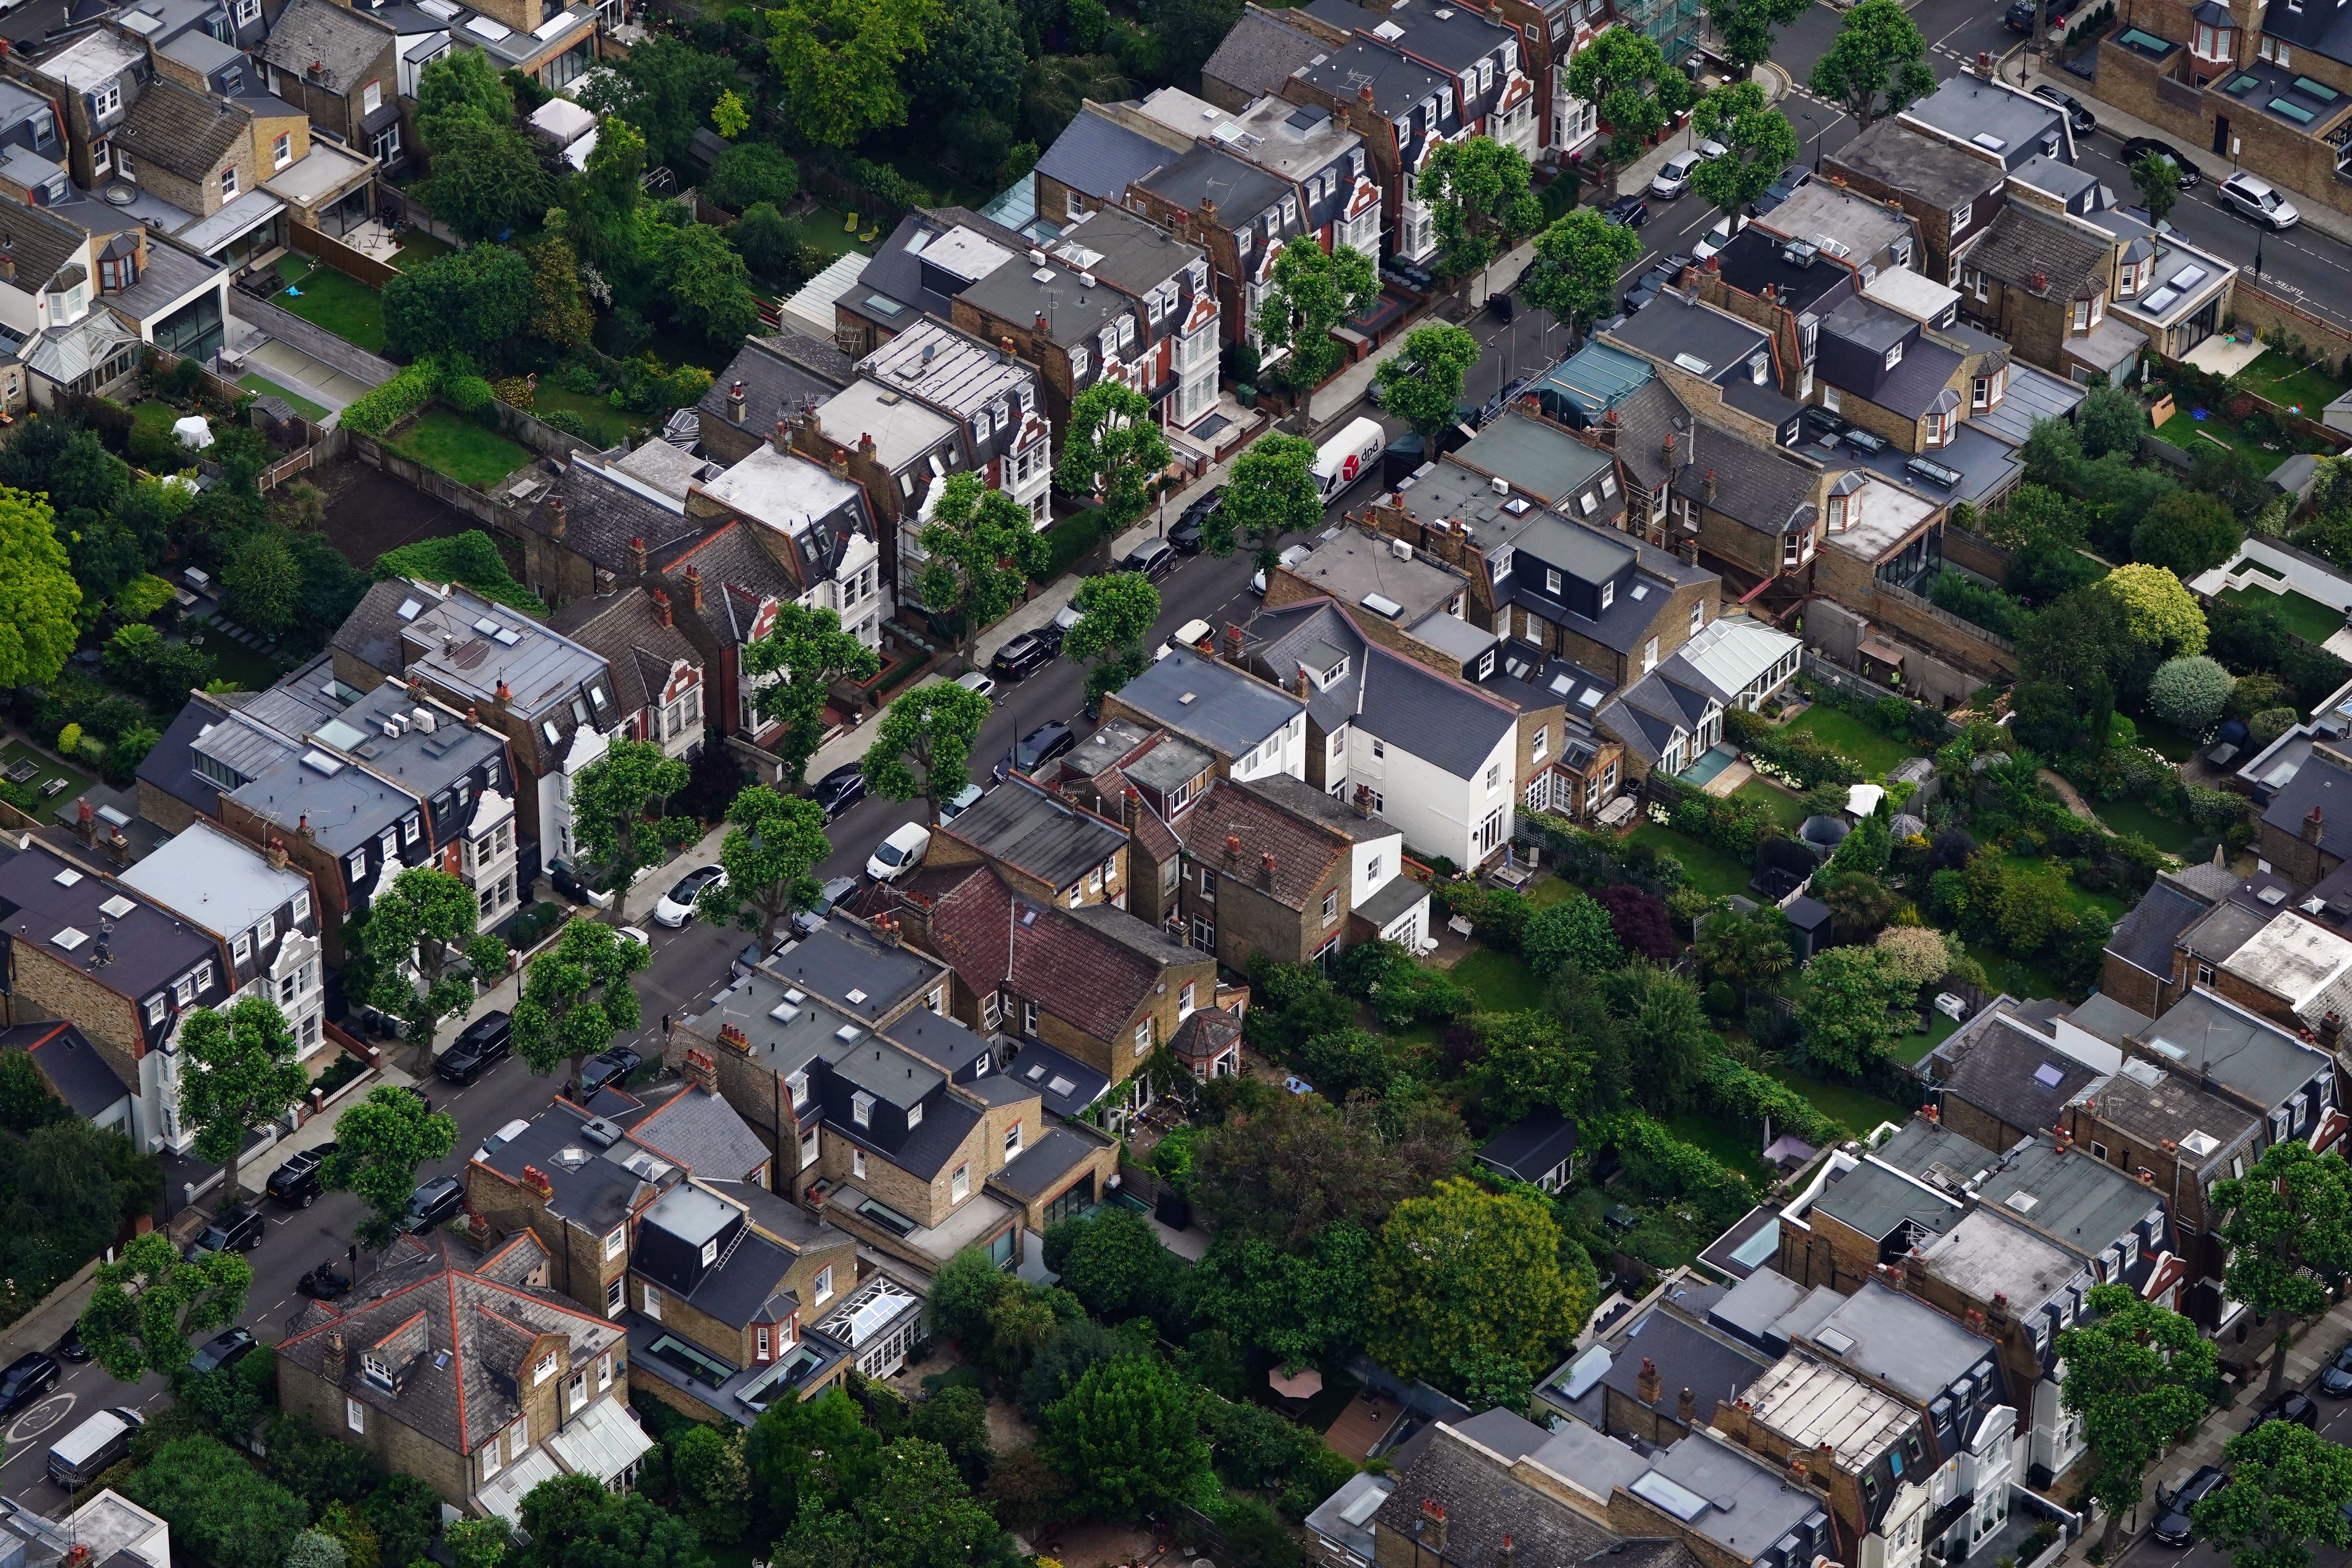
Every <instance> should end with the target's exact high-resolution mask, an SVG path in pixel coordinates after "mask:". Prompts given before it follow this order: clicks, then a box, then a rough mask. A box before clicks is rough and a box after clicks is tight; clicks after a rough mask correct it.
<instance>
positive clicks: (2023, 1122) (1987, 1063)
mask: <svg viewBox="0 0 2352 1568" xmlns="http://www.w3.org/2000/svg"><path fill="white" fill-rule="evenodd" d="M1948 1061H1949V1065H1948V1067H1947V1068H1945V1071H1944V1092H1945V1094H1946V1095H1947V1096H1948V1097H1949V1098H1951V1099H1955V1100H1960V1101H1962V1102H1963V1103H1965V1104H1969V1105H1972V1106H1975V1107H1976V1108H1977V1109H1978V1110H1981V1111H1983V1112H1984V1113H1985V1114H1986V1115H1988V1116H1990V1117H1992V1118H1993V1119H1994V1120H1995V1121H2000V1123H2001V1124H2002V1125H2004V1126H2008V1127H2030V1128H2040V1127H2054V1126H2056V1125H2057V1123H2058V1117H2059V1113H2060V1112H2061V1111H2062V1110H2064V1109H2065V1107H2066V1104H2067V1102H2068V1101H2069V1100H2073V1099H2074V1097H2075V1096H2076V1095H2077V1094H2080V1093H2081V1092H2082V1091H2083V1089H2084V1087H2085V1086H2087V1085H2089V1084H2091V1083H2093V1082H2095V1080H2096V1079H2098V1078H2099V1076H2100V1075H2099V1074H2098V1073H2097V1072H2096V1071H2095V1070H2094V1069H2093V1068H2089V1067H2087V1066H2085V1065H2084V1064H2083V1063H2082V1062H2079V1061H2077V1060H2075V1059H2074V1058H2073V1057H2071V1056H2068V1055H2067V1054H2066V1053H2065V1052H2064V1051H2062V1050H2060V1049H2059V1048H2058V1047H2057V1044H2056V1043H2055V1042H2054V1041H2053V1040H2051V1039H2048V1038H2046V1037H2043V1036H2042V1035H2040V1034H2037V1033H2035V1032H2034V1031H2032V1030H2030V1029H2026V1028H2021V1027H2019V1026H2016V1025H2014V1024H2012V1023H2011V1022H2009V1021H2008V1020H2007V1019H2006V1017H2002V1018H2000V1019H1997V1020H1996V1021H1995V1022H1993V1023H1992V1024H1990V1025H1988V1026H1986V1027H1984V1028H1982V1029H1979V1030H1976V1031H1974V1032H1973V1033H1972V1034H1971V1035H1970V1037H1969V1041H1968V1043H1967V1045H1966V1046H1965V1047H1963V1048H1962V1049H1960V1050H1959V1051H1958V1052H1957V1053H1955V1054H1954V1055H1953V1056H1951V1057H1950V1058H1948Z"/></svg>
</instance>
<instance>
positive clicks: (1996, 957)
mask: <svg viewBox="0 0 2352 1568" xmlns="http://www.w3.org/2000/svg"><path fill="white" fill-rule="evenodd" d="M1968 952H1969V957H1970V958H1973V959H1975V960H1976V961H1977V962H1978V963H1980V964H1982V965H1983V966H1984V972H1985V978H1986V979H1987V980H1989V981H1990V982H1991V983H1992V988H1993V990H1995V991H1996V992H2004V991H2005V992H2007V993H2008V994H2010V995H2011V996H2014V997H2016V998H2017V999H2018V1000H2019V1001H2021V1002H2031V1001H2033V1000H2035V999H2036V998H2037V997H2050V998H2053V999H2059V998H2063V997H2064V996H2065V994H2066V992H2065V988H2064V987H2063V986H2061V985H2060V984H2058V983H2057V982H2056V981H2055V980H2053V979H2051V978H2050V976H2049V975H2048V974H2046V973H2042V971H2041V970H2040V969H2037V968H2035V967H2034V966H2033V965H2032V964H2031V963H2026V962H2025V961H2024V960H2023V959H2018V958H2011V957H2010V956H2009V954H2007V953H2005V952H2001V951H2000V949H1999V948H1996V947H1989V946H1987V945H1986V944H1985V943H1983V942H1969V944H1968Z"/></svg>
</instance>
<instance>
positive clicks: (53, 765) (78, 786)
mask: <svg viewBox="0 0 2352 1568" xmlns="http://www.w3.org/2000/svg"><path fill="white" fill-rule="evenodd" d="M50 739H52V740H54V739H56V737H55V736H51V737H50ZM17 763H37V764H39V767H40V771H39V772H38V773H35V774H34V775H33V776H32V777H30V778H28V779H26V781H25V787H26V789H29V790H31V791H32V792H33V793H34V795H40V794H41V786H42V785H43V784H47V783H48V782H49V781H50V780H51V779H63V780H65V781H66V787H65V788H63V789H61V790H59V791H58V793H57V794H55V795H47V796H43V797H42V802H41V805H42V809H43V810H45V811H46V810H47V809H48V808H49V807H50V806H53V805H56V804H57V803H58V801H61V800H71V799H73V798H74V797H75V796H77V795H82V794H84V793H85V792H87V791H88V790H89V786H90V785H91V784H93V783H95V782H96V781H95V780H94V779H93V778H92V777H91V776H90V775H89V773H84V772H83V771H82V770H81V769H79V768H69V767H68V766H66V765H65V764H64V763H60V762H58V760H57V759H56V758H55V757H52V756H51V755H49V754H48V753H47V752H44V751H42V750H41V749H40V748H39V747H37V746H35V745H32V744H31V743H29V742H24V741H11V742H8V743H7V744H6V745H5V746H0V770H5V769H7V768H13V767H15V766H16V764H17Z"/></svg>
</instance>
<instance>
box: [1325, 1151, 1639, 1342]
mask: <svg viewBox="0 0 2352 1568" xmlns="http://www.w3.org/2000/svg"><path fill="white" fill-rule="evenodd" d="M1595 1300H1596V1296H1595V1293H1594V1291H1593V1290H1592V1289H1591V1287H1590V1286H1589V1285H1587V1284H1584V1283H1583V1282H1581V1281H1571V1280H1570V1279H1569V1278H1568V1276H1567V1275H1566V1274H1564V1273H1562V1272H1561V1269H1560V1264H1559V1226H1558V1225H1557V1224H1555V1223H1554V1222H1553V1220H1552V1217H1551V1214H1550V1212H1549V1210H1548V1209H1547V1208H1545V1207H1544V1206H1543V1205H1539V1204H1537V1203H1535V1202H1533V1201H1531V1200H1530V1199H1528V1198H1524V1197H1520V1196H1518V1195H1517V1194H1497V1193H1489V1192H1486V1191H1485V1190H1484V1189H1482V1188H1481V1187H1479V1186H1478V1184H1476V1183H1475V1182H1471V1181H1467V1180H1465V1179H1463V1178H1461V1177H1458V1176H1456V1177H1448V1178H1447V1179H1446V1180H1444V1181H1442V1182H1440V1183H1438V1184H1437V1185H1436V1188H1435V1189H1434V1190H1433V1192H1432V1193H1431V1194H1429V1195H1428V1196H1427V1197H1421V1198H1408V1199H1406V1200H1405V1201H1404V1202H1403V1203H1401V1204H1399V1205H1397V1207H1396V1212H1395V1213H1394V1214H1392V1215H1390V1216H1389V1221H1388V1223H1387V1224H1386V1225H1384V1226H1381V1236H1380V1244H1379V1247H1378V1248H1377V1249H1376V1251H1375V1253H1374V1255H1373V1259H1372V1273H1371V1294H1370V1304H1371V1322H1370V1335H1369V1338H1368V1341H1367V1348H1368V1349H1369V1350H1370V1352H1371V1356H1372V1359H1373V1360H1374V1361H1376V1362H1378V1363H1380V1364H1381V1365H1382V1366H1384V1367H1387V1368H1388V1369H1390V1370H1391V1372H1394V1373H1396V1374H1397V1375H1398V1376H1400V1377H1409V1378H1410V1377H1419V1378H1427V1379H1430V1380H1432V1381H1434V1382H1437V1383H1440V1384H1456V1378H1455V1373H1454V1366H1455V1364H1456V1362H1457V1360H1458V1359H1459V1358H1460V1357H1462V1356H1464V1355H1466V1354H1470V1353H1473V1352H1480V1351H1488V1352H1494V1353H1496V1354H1498V1355H1504V1356H1508V1357H1510V1358H1512V1359H1513V1360H1515V1361H1518V1362H1521V1363H1525V1364H1526V1365H1527V1366H1528V1369H1529V1370H1530V1371H1531V1372H1533V1371H1539V1370H1542V1369H1544V1368H1548V1367H1549V1366H1550V1365H1552V1364H1553V1362H1554V1361H1555V1360H1556V1359H1557V1357H1558V1355H1559V1351H1560V1349H1561V1348H1562V1347H1563V1346H1565V1345H1566V1344H1567V1343H1568V1342H1570V1340H1572V1339H1574V1338H1575V1337H1576V1334H1577V1331H1579V1330H1580V1329H1581V1328H1582V1327H1583V1326H1584V1321H1585V1320H1586V1319H1587V1318H1589V1317H1590V1316H1591V1313H1592V1308H1593V1304H1594V1301H1595ZM1457 1386H1458V1384H1457Z"/></svg>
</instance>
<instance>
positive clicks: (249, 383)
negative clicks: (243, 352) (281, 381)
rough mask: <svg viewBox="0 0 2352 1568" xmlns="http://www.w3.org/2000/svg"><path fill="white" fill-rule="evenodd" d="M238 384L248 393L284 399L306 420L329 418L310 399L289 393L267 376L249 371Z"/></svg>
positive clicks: (239, 378) (325, 412) (237, 380)
mask: <svg viewBox="0 0 2352 1568" xmlns="http://www.w3.org/2000/svg"><path fill="white" fill-rule="evenodd" d="M236 384H238V385H239V386H241V387H243V388H245V389H246V391H247V392H257V393H259V394H261V395H262V396H264V397H276V398H279V399H282V400H283V401H284V402H285V403H286V404H287V405H288V406H289V407H290V408H292V409H293V410H294V412H295V413H297V414H299V415H300V416H302V417H303V418H305V419H311V420H317V419H324V418H325V417H326V416H327V411H326V409H324V408H323V407H321V406H320V405H318V404H315V403H313V402H311V401H310V399H309V398H307V397H305V396H303V395H301V394H300V393H299V392H289V391H287V390H286V389H285V388H284V387H282V386H280V385H278V384H277V383H276V382H274V381H272V380H270V379H269V378H268V376H266V375H256V374H253V373H252V372H250V371H247V373H246V374H243V375H241V376H238V377H237V378H236Z"/></svg>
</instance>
